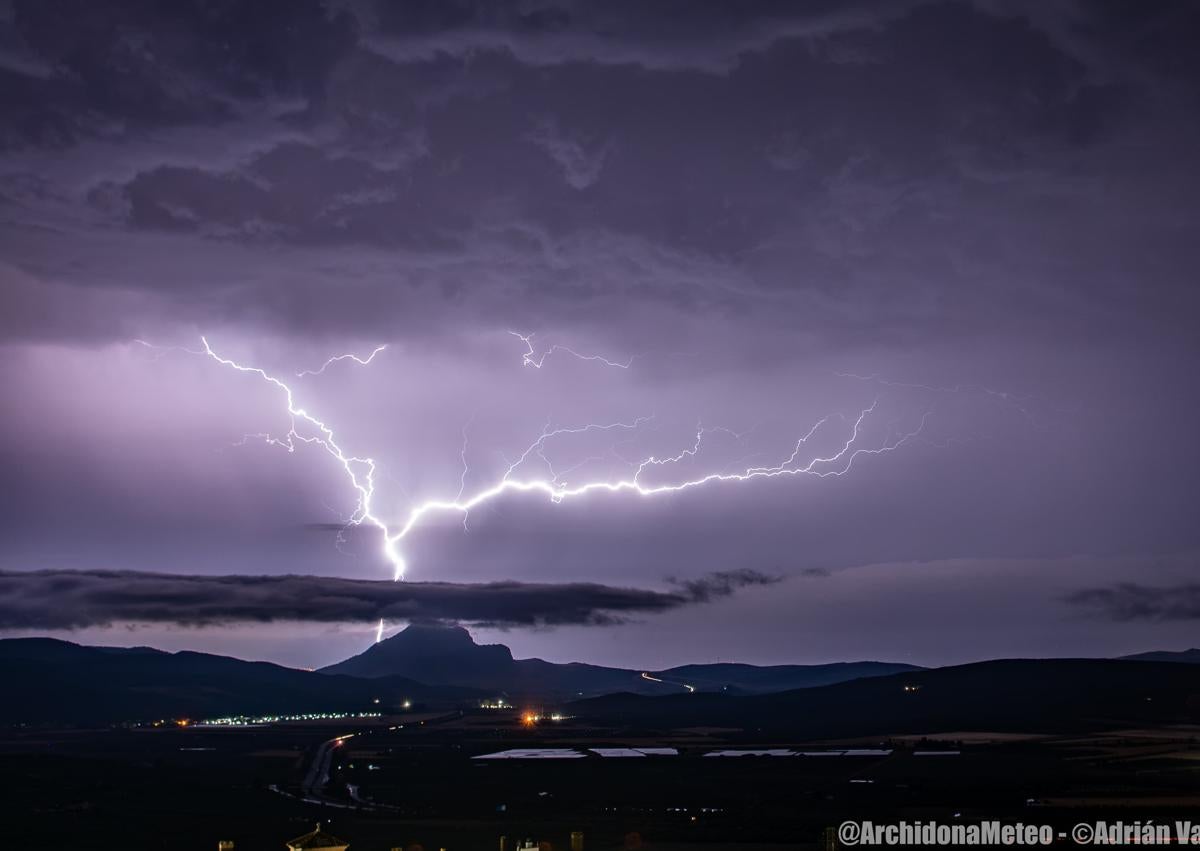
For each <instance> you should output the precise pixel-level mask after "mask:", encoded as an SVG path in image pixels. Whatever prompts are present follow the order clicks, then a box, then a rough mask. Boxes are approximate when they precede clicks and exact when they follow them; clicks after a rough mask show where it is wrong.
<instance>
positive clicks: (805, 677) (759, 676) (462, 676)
mask: <svg viewBox="0 0 1200 851" xmlns="http://www.w3.org/2000/svg"><path fill="white" fill-rule="evenodd" d="M905 670H918V669H916V668H914V667H913V666H911V665H901V664H890V663H885V662H843V663H838V664H833V665H773V666H767V667H757V666H755V665H740V664H720V665H684V666H682V667H678V668H671V669H668V670H665V671H646V672H643V671H640V670H636V669H629V668H607V667H603V666H600V665H586V664H582V663H578V662H572V663H566V664H561V663H555V662H546V661H544V660H542V659H513V656H512V653H511V652H510V651H509V649H508V648H507V647H505V646H504V645H503V644H483V645H480V644H476V643H475V642H474V640H473V639H472V638H471V635H470V633H469V632H467V630H465V629H463V628H462V627H456V626H431V625H421V624H413V625H412V626H409V627H408V628H407V629H404V630H402V631H401V632H399V633H397V634H396V635H393V636H392V637H390V638H387V639H385V640H384V641H381V642H379V643H378V644H375V645H373V646H371V647H370V648H368V649H367V650H365V651H364V652H362V653H360V654H359V655H357V656H353V657H351V658H349V659H346V660H345V661H343V662H339V663H337V664H336V665H330V666H329V667H327V668H322V669H321V672H322V673H329V674H347V675H350V676H355V677H380V676H397V675H398V676H404V677H410V678H412V679H414V680H419V681H421V682H424V683H432V684H445V685H458V686H470V687H473V688H485V689H490V690H492V691H496V692H502V693H506V694H509V695H517V696H537V697H546V698H551V697H558V698H570V697H577V696H580V695H583V696H589V695H601V694H610V693H612V692H632V693H636V694H649V695H669V694H679V693H683V692H686V691H688V688H687V686H692V687H693V688H695V689H696V690H697V691H726V690H728V691H731V692H735V693H752V694H755V693H765V692H772V691H783V690H786V689H793V688H804V687H807V686H814V685H827V684H829V683H834V682H843V681H846V680H852V679H856V678H858V677H870V676H880V675H882V674H891V673H895V672H898V671H905Z"/></svg>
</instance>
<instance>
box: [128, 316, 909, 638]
mask: <svg viewBox="0 0 1200 851" xmlns="http://www.w3.org/2000/svg"><path fill="white" fill-rule="evenodd" d="M517 336H520V335H517ZM522 339H525V338H524V337H522ZM201 343H202V346H203V348H202V349H201V352H200V353H202V354H203V355H205V356H206V357H208V358H210V359H212V360H213V361H215V362H216V363H218V364H220V365H221V366H224V367H227V368H229V369H232V370H235V371H238V372H242V373H246V374H248V375H254V376H256V377H258V378H259V379H261V380H262V381H263V382H265V383H267V384H269V385H271V386H272V387H273V388H275V389H276V390H278V391H279V393H280V395H281V396H282V397H283V400H284V402H285V405H286V410H287V414H288V418H289V423H290V425H289V428H288V431H287V433H286V434H284V435H283V436H282V437H274V436H272V435H270V434H260V435H252V437H254V438H258V439H262V440H264V441H265V442H267V443H268V444H271V445H273V446H280V447H283V448H285V449H286V450H287V451H288V452H294V451H295V450H296V449H297V447H298V446H299V445H301V444H304V445H308V446H314V447H318V448H320V449H322V450H323V451H325V452H326V453H327V454H328V455H329V456H331V457H332V458H333V459H334V460H335V461H336V462H337V463H338V464H339V465H340V466H341V468H342V470H343V471H344V472H345V475H346V478H347V480H348V482H349V484H350V486H351V488H352V489H353V491H354V492H355V493H356V494H357V497H358V500H357V504H356V506H355V510H354V512H353V514H351V516H350V518H349V520H348V524H349V525H355V526H360V525H368V526H372V527H374V528H376V529H378V530H379V532H380V534H381V536H382V554H383V557H384V558H385V559H386V560H387V561H388V563H390V564H391V565H392V568H393V578H394V579H396V580H399V579H402V578H403V577H404V573H405V569H406V563H405V560H404V557H403V556H402V555H401V552H400V544H401V542H402V541H403V540H404V539H405V538H406V537H407V536H408V535H410V534H411V533H412V532H413V531H414V530H415V529H417V528H418V527H419V526H420V524H421V522H422V521H423V520H425V519H426V518H428V517H429V516H430V515H434V514H439V513H459V514H461V515H463V520H464V523H465V521H466V518H467V516H468V515H469V513H470V512H471V511H472V510H473V509H475V508H477V507H479V506H481V505H483V504H485V503H487V502H490V501H492V500H495V499H499V498H500V497H502V496H505V495H506V494H518V493H524V494H541V495H543V496H545V497H546V498H547V499H549V501H550V502H551V503H554V504H558V503H561V502H564V501H566V500H570V499H576V498H581V497H584V496H587V495H588V494H592V493H610V494H630V495H635V496H639V497H644V498H648V497H653V496H658V495H661V494H667V493H679V492H682V491H688V490H692V489H694V488H699V487H702V486H704V485H709V484H714V483H717V482H725V483H734V482H748V481H751V480H755V479H770V478H777V477H783V476H812V477H815V478H821V479H823V478H828V477H837V476H844V475H846V474H847V473H849V472H850V470H851V469H852V467H853V466H854V464H855V462H856V461H857V460H858V459H859V458H863V457H869V456H876V455H883V454H886V453H889V452H893V451H895V450H897V449H899V448H900V447H902V446H904V445H905V444H907V443H909V442H911V441H913V440H914V439H916V438H917V437H918V436H919V435H920V434H921V432H922V430H923V429H924V428H925V425H926V423H927V420H928V418H929V416H930V412H929V411H926V412H925V413H924V414H923V415H922V416H921V418H920V421H919V422H918V423H917V424H916V425H915V426H914V427H913V428H911V429H909V430H907V431H897V430H894V429H889V433H888V436H887V437H886V438H885V439H884V440H883V441H882V442H880V443H878V444H876V445H871V446H866V445H862V443H863V440H862V432H863V427H864V424H865V422H866V421H867V419H868V418H869V417H870V416H871V415H872V414H874V413H875V411H876V407H877V405H878V400H876V401H873V402H872V403H871V404H870V405H868V406H867V407H865V408H862V409H861V410H860V411H859V412H858V414H857V415H856V416H855V417H853V419H852V420H851V419H850V418H846V417H843V416H839V415H833V416H826V417H822V418H821V419H819V420H817V421H816V422H815V423H814V424H813V425H812V426H811V427H810V428H809V429H808V431H807V432H805V433H804V434H803V435H801V436H800V437H798V438H797V439H796V441H795V443H794V444H793V445H792V448H791V451H790V453H789V454H787V455H786V456H784V457H782V458H780V459H778V461H777V463H775V464H772V465H768V466H742V467H741V468H740V469H736V470H733V471H730V470H729V469H728V467H726V469H724V470H722V471H720V472H708V473H702V474H700V475H698V476H694V477H692V478H686V477H679V478H678V479H677V480H674V481H672V480H670V476H669V473H670V471H671V470H672V469H674V468H678V467H681V466H682V465H684V464H685V462H690V461H694V460H695V459H697V458H698V457H699V456H700V455H701V454H702V452H703V448H704V439H705V437H706V436H707V435H709V434H712V433H717V432H722V433H726V434H730V435H734V436H735V437H740V435H738V433H736V432H732V431H730V430H729V429H724V428H714V427H705V426H697V429H696V433H695V436H694V439H693V440H692V441H691V443H690V444H689V445H686V446H684V448H682V449H681V450H680V451H679V452H677V453H676V454H675V455H669V456H665V457H657V456H654V455H649V456H645V457H643V458H641V459H640V460H637V461H626V462H625V463H627V465H628V470H627V472H626V473H625V474H624V475H618V476H616V477H612V478H599V479H586V480H583V481H581V482H578V483H575V482H571V481H568V480H566V479H565V476H566V475H567V474H568V473H570V472H574V471H576V470H578V469H579V468H580V467H581V466H583V464H585V463H587V461H588V460H592V459H585V461H583V462H580V463H579V464H575V465H574V466H572V467H570V468H569V469H567V470H563V471H560V472H556V470H555V468H554V465H553V464H552V463H551V461H550V458H549V456H548V455H547V452H548V447H549V444H550V443H551V442H553V441H555V440H556V439H558V438H562V437H564V436H567V435H580V434H586V433H595V432H601V433H602V432H610V431H624V432H635V431H637V430H638V429H640V428H642V427H643V426H645V425H646V424H647V423H649V422H650V421H651V420H652V419H653V418H652V417H648V416H647V417H638V418H636V419H633V420H630V421H627V422H613V423H588V424H584V425H578V426H557V427H552V426H550V425H546V426H545V427H543V429H542V431H541V433H540V434H539V435H538V436H537V438H536V439H535V440H534V441H533V442H532V443H530V444H529V445H528V446H527V447H525V449H524V450H523V451H522V452H521V453H520V455H518V456H517V459H516V460H515V461H513V462H511V463H509V464H508V466H507V468H506V469H505V470H504V472H503V473H502V474H501V475H500V476H499V478H498V479H496V480H495V481H494V482H492V483H491V484H490V485H487V486H486V487H482V488H480V489H478V490H476V491H474V492H473V493H470V494H468V493H467V465H466V458H467V435H466V429H465V428H464V430H463V446H462V450H461V453H460V457H461V460H462V462H463V472H462V475H461V477H460V480H459V491H458V494H457V495H456V496H455V497H454V498H452V499H430V500H427V501H424V502H421V503H418V504H416V505H414V506H413V507H411V508H410V509H409V511H408V514H407V515H406V516H405V517H404V518H403V519H402V521H401V522H398V523H389V522H388V521H386V520H385V519H384V518H382V517H380V516H379V515H378V514H376V513H375V510H374V508H373V506H372V500H373V498H374V495H375V475H376V465H375V461H374V460H373V459H371V458H369V457H359V456H356V455H350V454H348V453H347V452H346V451H344V450H343V449H342V447H341V446H340V445H339V444H338V442H337V439H336V437H335V435H334V432H333V429H332V428H331V427H330V426H329V425H328V424H326V423H325V422H324V421H322V420H321V419H319V418H318V417H317V416H316V415H315V414H313V413H312V412H310V411H309V410H307V409H306V408H304V407H302V406H301V405H300V404H299V403H298V402H297V400H296V396H295V393H294V391H293V390H292V388H291V387H290V386H289V385H288V384H287V383H286V382H285V381H283V380H282V379H280V378H278V377H276V376H274V375H271V374H270V373H268V372H266V371H265V370H263V369H261V368H259V367H254V366H246V365H244V364H241V363H238V362H237V361H234V360H232V359H231V358H228V357H225V356H223V355H220V354H218V353H217V352H216V351H215V350H214V349H213V348H212V346H211V345H210V344H209V342H208V339H207V338H205V337H202V338H201ZM526 344H527V345H529V344H528V342H527V343H526ZM147 345H148V344H147ZM383 348H384V347H382V346H381V347H378V348H377V349H376V350H375V352H374V353H373V354H372V356H371V357H372V358H373V357H374V354H378V353H379V352H380V351H382V350H383ZM526 357H527V358H528V357H529V356H528V355H527V356H526ZM344 359H351V360H354V361H355V362H356V363H359V364H362V365H366V364H368V363H370V360H371V358H366V359H360V358H358V357H356V356H353V355H340V356H337V357H335V358H330V359H329V360H328V361H326V365H329V364H330V363H333V362H335V361H338V360H344ZM585 359H590V358H585ZM601 360H603V359H601ZM530 363H531V362H530V361H529V360H527V361H526V364H527V365H529V364H530ZM533 365H535V366H538V367H539V368H540V363H535V364H533ZM835 420H837V421H841V423H842V424H843V426H844V433H843V436H842V438H841V440H840V443H837V444H836V446H837V448H836V449H835V450H834V451H832V452H830V453H827V454H824V455H822V454H812V455H809V454H807V453H806V452H805V447H806V446H807V444H808V442H809V441H810V440H811V439H812V438H813V437H814V436H815V435H816V434H817V433H818V432H820V431H822V430H824V429H826V428H827V427H830V426H831V424H832V423H834V421H835ZM618 457H619V456H618ZM534 459H537V462H538V463H535V461H534ZM534 467H540V468H541V472H538V471H537V470H534V469H532V468H534ZM526 470H528V472H526ZM652 471H655V472H657V474H658V476H659V477H661V476H664V475H665V476H666V477H667V479H668V480H667V481H657V482H652V481H647V479H649V478H651V475H650V474H651V472H652ZM382 636H383V622H382V621H380V623H379V626H378V628H377V630H376V640H380V639H381V638H382Z"/></svg>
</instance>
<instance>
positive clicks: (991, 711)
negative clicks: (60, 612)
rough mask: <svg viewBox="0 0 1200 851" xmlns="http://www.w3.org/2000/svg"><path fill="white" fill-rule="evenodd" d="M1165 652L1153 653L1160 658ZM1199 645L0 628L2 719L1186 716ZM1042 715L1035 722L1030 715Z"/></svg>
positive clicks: (818, 727) (632, 720) (1198, 698)
mask: <svg viewBox="0 0 1200 851" xmlns="http://www.w3.org/2000/svg"><path fill="white" fill-rule="evenodd" d="M1164 660H1165V661H1164ZM1197 662H1200V651H1197V650H1188V651H1182V652H1165V651H1163V652H1155V653H1143V654H1138V655H1136V656H1131V657H1126V658H1125V659H1120V660H1096V659H1083V660H1078V659H1077V660H1072V659H1049V660H1003V661H994V662H979V663H974V664H971V665H960V666H955V667H949V668H937V669H922V668H917V667H914V666H911V665H902V664H892V663H883V662H851V663H840V664H833V665H777V666H765V667H758V666H754V665H742V664H716V665H684V666H681V667H677V668H670V669H667V670H663V671H638V670H636V669H622V668H606V667H602V666H599V665H585V664H578V663H572V664H556V663H552V662H546V661H543V660H541V659H513V657H512V653H511V652H510V651H509V649H508V648H507V647H505V646H504V645H501V644H493V645H478V644H476V643H475V642H474V640H472V638H471V636H470V634H469V633H468V632H467V631H466V630H464V629H461V628H458V627H431V626H422V625H415V626H410V627H409V628H407V629H405V630H404V631H403V632H400V633H398V634H397V635H395V636H393V637H391V638H389V639H387V640H385V641H382V642H379V643H378V644H375V645H373V646H372V647H370V648H369V649H368V650H366V651H365V652H363V653H360V654H359V655H357V656H354V657H351V658H350V659H347V660H345V661H344V662H340V663H338V664H336V665H332V666H330V667H328V668H325V669H322V670H321V671H319V672H314V671H302V670H296V669H293V668H285V667H282V666H279V665H273V664H270V663H267V662H245V661H242V660H239V659H231V658H228V657H224V656H214V655H210V654H206V653H193V652H187V651H184V652H179V653H166V652H163V651H160V650H154V649H151V648H147V647H136V648H111V647H85V646H81V645H78V644H73V643H71V642H67V641H59V640H57V639H51V638H15V639H5V640H0V682H4V683H5V686H6V694H7V695H8V696H9V699H8V700H5V701H0V723H30V722H32V723H54V724H59V723H66V724H84V725H86V724H107V723H112V722H117V721H133V720H141V721H146V720H154V719H158V718H163V719H173V718H192V719H197V718H206V717H208V718H211V717H219V716H227V715H295V714H302V713H312V712H363V711H379V712H384V713H387V712H392V711H397V710H399V709H400V708H401V704H402V703H403V702H405V701H413V702H415V703H428V704H430V705H434V704H437V705H442V706H446V705H462V704H470V703H474V702H476V701H478V700H479V699H481V698H485V697H488V698H494V697H498V696H505V697H509V698H510V699H511V700H513V701H514V702H515V701H518V700H525V699H532V700H539V701H550V702H565V701H574V702H573V704H572V712H573V714H578V715H587V716H594V717H596V718H600V719H606V720H609V721H613V720H619V721H621V722H623V723H626V724H640V725H649V726H670V727H680V726H688V725H706V726H707V725H718V726H734V727H749V726H753V727H756V728H762V729H770V728H778V729H787V730H790V731H792V732H794V733H796V734H798V735H812V736H818V735H852V734H853V735H862V734H867V733H874V732H881V733H882V732H903V731H906V730H911V731H914V732H921V731H930V730H938V729H940V730H947V729H967V728H971V729H1015V728H1022V729H1030V728H1031V725H1032V726H1033V727H1037V728H1039V729H1041V728H1045V729H1051V728H1054V727H1055V726H1056V725H1057V726H1062V725H1064V724H1068V723H1070V724H1074V725H1076V726H1079V725H1083V726H1087V725H1089V724H1093V725H1100V726H1103V725H1105V724H1110V725H1111V724H1119V723H1135V722H1138V721H1141V720H1146V721H1165V720H1175V721H1192V722H1195V721H1200V665H1197V664H1180V663H1197ZM1039 725H1040V727H1039Z"/></svg>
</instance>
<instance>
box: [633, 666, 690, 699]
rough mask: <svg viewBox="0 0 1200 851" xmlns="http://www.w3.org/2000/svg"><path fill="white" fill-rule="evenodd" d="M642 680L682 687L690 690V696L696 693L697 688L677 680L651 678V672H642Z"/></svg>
mask: <svg viewBox="0 0 1200 851" xmlns="http://www.w3.org/2000/svg"><path fill="white" fill-rule="evenodd" d="M642 679H643V680H649V681H650V682H652V683H663V684H664V685H672V686H682V687H683V688H685V689H687V690H688V693H689V694H695V692H696V687H695V686H693V685H688V684H687V683H681V682H678V681H677V680H660V679H659V678H658V677H652V676H650V672H649V671H642Z"/></svg>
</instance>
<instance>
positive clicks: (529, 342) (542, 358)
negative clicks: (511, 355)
mask: <svg viewBox="0 0 1200 851" xmlns="http://www.w3.org/2000/svg"><path fill="white" fill-rule="evenodd" d="M508 333H510V334H512V335H513V336H514V337H516V338H517V339H518V340H520V341H521V342H522V343H524V344H525V354H524V355H522V356H521V363H522V364H524V365H525V366H532V367H533V368H534V369H541V368H542V364H544V363H545V362H546V358H548V357H550V355H552V354H554V353H555V352H566V353H567V354H569V355H571V356H572V357H575V358H578V359H579V360H588V361H596V362H597V363H602V364H604V365H605V366H612V367H616V368H617V369H629V367H630V366H632V365H633V357H630V358H629V359H628V360H627V361H625V362H624V363H621V362H620V361H613V360H609V359H608V358H605V357H601V356H600V355H583V354H580V353H579V352H577V351H575V350H574V349H572V348H570V347H568V346H560V345H559V344H557V343H555V344H554V345H552V346H551V347H550V348H548V349H546V351H544V352H542V353H541V354H540V355H538V354H537V353H536V351H537V350H536V349H534V347H533V336H534V335H533V334H522V333H521V332H519V331H509V332H508Z"/></svg>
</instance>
